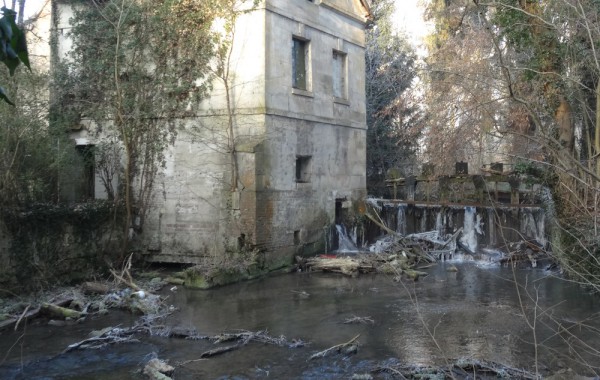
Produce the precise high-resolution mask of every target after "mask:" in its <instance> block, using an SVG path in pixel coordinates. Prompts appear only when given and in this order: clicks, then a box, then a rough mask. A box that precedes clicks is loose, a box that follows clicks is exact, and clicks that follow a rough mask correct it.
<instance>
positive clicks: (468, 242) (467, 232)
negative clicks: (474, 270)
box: [460, 206, 483, 252]
mask: <svg viewBox="0 0 600 380" xmlns="http://www.w3.org/2000/svg"><path fill="white" fill-rule="evenodd" d="M477 234H479V235H483V231H482V230H481V216H480V215H478V214H477V209H476V208H475V207H473V206H467V207H465V216H464V223H463V232H462V237H461V238H460V242H461V243H462V244H464V245H465V246H466V247H467V248H469V249H470V250H471V252H477V247H478V243H477Z"/></svg>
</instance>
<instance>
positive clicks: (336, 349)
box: [308, 334, 360, 360]
mask: <svg viewBox="0 0 600 380" xmlns="http://www.w3.org/2000/svg"><path fill="white" fill-rule="evenodd" d="M358 337H360V334H358V335H357V336H355V337H354V338H352V339H350V340H349V341H347V342H346V343H342V344H336V345H335V346H332V347H329V348H328V349H326V350H323V351H319V352H317V353H316V354H313V355H312V356H311V357H310V358H309V359H308V360H313V359H318V358H324V357H325V356H327V355H329V354H332V353H340V352H342V353H346V354H351V353H354V352H356V350H357V349H358V343H355V342H356V340H357V339H358Z"/></svg>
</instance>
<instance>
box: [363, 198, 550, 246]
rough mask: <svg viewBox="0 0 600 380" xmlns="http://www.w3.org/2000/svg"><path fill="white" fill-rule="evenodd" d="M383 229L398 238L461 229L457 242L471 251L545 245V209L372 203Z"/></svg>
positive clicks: (445, 232)
mask: <svg viewBox="0 0 600 380" xmlns="http://www.w3.org/2000/svg"><path fill="white" fill-rule="evenodd" d="M373 203H375V207H376V208H377V209H378V210H379V213H380V214H379V215H380V217H381V218H382V220H384V221H385V223H386V225H387V227H389V228H391V229H393V230H395V231H397V232H398V233H400V234H402V235H408V234H412V233H420V232H427V231H437V232H438V233H439V236H442V237H443V236H446V235H449V234H453V233H454V232H456V231H458V229H460V228H462V235H461V237H460V243H462V244H463V245H464V246H466V247H468V248H469V249H470V250H471V251H472V252H476V251H478V250H479V249H480V248H484V247H503V246H505V245H506V244H507V243H511V242H518V241H523V240H526V241H535V242H536V243H537V244H538V245H539V246H540V247H545V246H546V245H547V242H548V239H547V236H546V215H545V210H544V209H543V208H542V207H539V206H495V207H492V206H475V205H446V206H442V205H427V204H411V203H405V202H399V201H389V200H376V201H375V202H371V204H373Z"/></svg>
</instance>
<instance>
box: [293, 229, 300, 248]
mask: <svg viewBox="0 0 600 380" xmlns="http://www.w3.org/2000/svg"><path fill="white" fill-rule="evenodd" d="M294 245H300V231H294Z"/></svg>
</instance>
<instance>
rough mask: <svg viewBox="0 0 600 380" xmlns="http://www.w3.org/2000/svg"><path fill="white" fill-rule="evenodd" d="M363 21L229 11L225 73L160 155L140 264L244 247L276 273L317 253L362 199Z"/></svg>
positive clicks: (332, 10) (289, 7)
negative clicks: (232, 15)
mask: <svg viewBox="0 0 600 380" xmlns="http://www.w3.org/2000/svg"><path fill="white" fill-rule="evenodd" d="M65 6H66V5H65ZM57 14H62V15H68V10H67V9H64V10H62V11H61V12H59V13H57ZM65 17H66V16H63V19H62V20H58V21H55V25H58V26H57V28H58V27H59V26H60V25H61V23H63V25H66V24H65V23H67V19H66V18H65ZM368 18H369V8H368V5H367V4H366V2H365V1H364V0H312V1H310V0H263V1H260V2H259V3H258V5H257V6H255V7H254V8H252V9H251V10H250V11H249V12H244V13H242V14H240V16H239V17H238V18H237V21H236V24H235V37H234V38H233V40H232V52H231V59H230V61H229V68H230V72H231V73H232V74H231V75H230V77H229V78H227V81H226V82H225V81H219V80H216V81H215V83H214V86H213V90H212V93H211V96H210V97H208V98H206V99H205V100H204V101H203V102H202V104H200V105H199V107H198V110H197V112H195V116H194V117H193V118H189V119H186V121H185V124H184V126H183V127H182V129H181V130H180V131H179V132H178V136H177V139H176V142H175V143H174V145H172V146H171V147H170V148H169V149H168V152H166V157H167V160H166V167H165V169H164V171H163V172H162V173H161V174H160V176H159V178H158V179H157V181H156V185H155V194H154V197H153V200H152V202H153V207H151V208H150V211H149V214H148V216H147V218H146V221H145V224H144V228H143V232H142V234H141V235H140V241H141V242H142V251H143V253H144V254H145V255H146V256H147V258H148V259H149V260H151V261H161V262H181V263H200V262H202V260H203V259H204V258H206V257H214V256H218V255H223V254H224V253H226V252H235V251H238V250H240V249H241V250H244V249H256V250H260V251H261V252H264V253H265V259H266V262H265V264H266V265H267V266H268V267H270V268H276V267H279V266H283V265H286V264H288V263H289V262H290V261H291V260H292V259H293V257H294V256H295V255H310V254H316V253H323V252H324V251H325V250H326V249H327V248H328V247H327V236H328V233H329V230H330V228H331V226H332V225H334V223H335V221H336V218H340V216H341V215H340V214H342V213H349V214H351V213H352V211H353V210H356V209H357V208H358V207H359V205H360V201H361V199H363V198H364V197H365V196H366V182H365V181H366V179H365V178H366V176H365V162H366V110H365V62H364V50H365V33H364V31H365V27H366V25H367V22H368ZM61 46H63V47H62V48H61V49H68V41H65V42H64V43H62V44H61ZM228 102H229V107H228ZM230 127H231V128H230ZM74 138H75V140H76V141H77V143H78V144H93V142H91V141H88V140H86V134H85V131H84V130H82V131H76V132H74ZM96 196H101V194H96Z"/></svg>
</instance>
